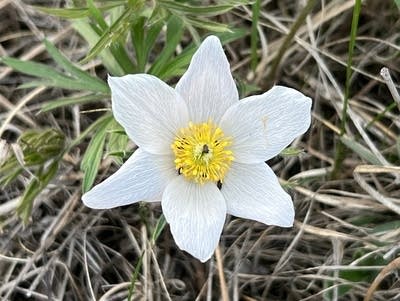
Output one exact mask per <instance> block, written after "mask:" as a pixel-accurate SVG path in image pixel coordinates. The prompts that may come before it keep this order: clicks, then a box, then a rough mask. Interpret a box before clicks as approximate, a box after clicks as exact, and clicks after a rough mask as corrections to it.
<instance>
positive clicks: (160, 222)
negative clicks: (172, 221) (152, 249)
mask: <svg viewBox="0 0 400 301" xmlns="http://www.w3.org/2000/svg"><path fill="white" fill-rule="evenodd" d="M166 225H167V221H166V219H165V216H164V215H163V214H161V216H160V218H159V219H158V221H157V224H156V227H155V228H154V230H153V235H152V236H151V243H152V244H153V245H154V244H155V243H156V241H157V239H158V237H159V236H160V234H161V232H162V231H163V230H164V228H165V226H166Z"/></svg>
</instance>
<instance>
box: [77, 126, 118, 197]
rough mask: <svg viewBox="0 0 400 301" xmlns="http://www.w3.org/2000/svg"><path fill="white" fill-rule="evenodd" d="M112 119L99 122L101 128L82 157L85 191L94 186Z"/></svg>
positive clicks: (83, 188) (83, 189) (83, 186)
mask: <svg viewBox="0 0 400 301" xmlns="http://www.w3.org/2000/svg"><path fill="white" fill-rule="evenodd" d="M111 120H112V119H105V120H103V122H102V123H100V124H98V126H99V128H98V130H97V132H96V133H95V134H94V136H93V137H92V140H91V141H90V143H89V146H88V147H87V149H86V152H85V154H84V156H83V158H82V162H81V170H82V171H83V173H84V176H83V181H82V191H83V193H85V192H87V191H89V189H90V188H91V187H92V185H93V183H94V181H95V179H96V176H97V171H98V169H99V166H100V161H101V158H102V156H103V150H104V142H105V138H106V134H107V129H108V126H109V124H110V121H111Z"/></svg>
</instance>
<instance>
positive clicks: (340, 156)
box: [331, 0, 361, 178]
mask: <svg viewBox="0 0 400 301" xmlns="http://www.w3.org/2000/svg"><path fill="white" fill-rule="evenodd" d="M360 12H361V0H355V4H354V8H353V19H352V21H351V31H350V41H349V50H348V53H349V55H348V58H347V66H346V83H345V91H344V99H343V109H342V119H341V124H340V136H343V135H344V133H345V130H346V123H347V107H348V103H349V97H350V84H351V75H352V69H351V66H352V64H353V53H354V46H355V44H356V38H357V30H358V20H359V18H360ZM345 156H346V150H345V147H344V144H343V143H342V141H341V140H340V141H339V142H338V144H337V147H336V153H335V162H334V167H333V170H332V175H331V176H332V178H336V177H337V175H338V172H339V171H340V169H341V167H342V163H343V161H344V159H345Z"/></svg>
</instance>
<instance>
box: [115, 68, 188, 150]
mask: <svg viewBox="0 0 400 301" xmlns="http://www.w3.org/2000/svg"><path fill="white" fill-rule="evenodd" d="M108 84H109V85H110V88H111V98H112V109H113V113H114V116H115V118H116V119H117V121H118V122H119V123H120V124H121V125H122V126H123V127H124V129H125V131H126V132H127V134H128V135H129V137H130V138H131V139H132V140H133V141H134V142H135V143H136V144H137V145H138V146H140V147H141V148H143V149H144V150H145V151H147V152H149V153H152V154H169V153H170V152H171V144H172V142H173V140H174V135H175V134H176V133H177V131H178V130H179V129H180V128H182V127H186V126H187V124H188V112H187V107H186V104H185V102H184V101H183V99H182V98H181V97H180V96H179V95H178V93H176V92H175V90H174V89H173V88H171V87H169V86H168V85H167V84H165V83H164V82H162V81H161V80H159V79H158V78H157V77H155V76H152V75H148V74H130V75H125V76H122V77H109V78H108Z"/></svg>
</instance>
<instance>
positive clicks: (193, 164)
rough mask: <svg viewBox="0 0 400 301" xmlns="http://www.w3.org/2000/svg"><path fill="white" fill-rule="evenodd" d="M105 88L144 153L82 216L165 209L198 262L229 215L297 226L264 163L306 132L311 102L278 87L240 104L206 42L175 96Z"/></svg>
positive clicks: (116, 83)
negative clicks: (156, 205)
mask: <svg viewBox="0 0 400 301" xmlns="http://www.w3.org/2000/svg"><path fill="white" fill-rule="evenodd" d="M108 83H109V85H110V87H111V95H112V109H113V112H114V116H115V118H116V120H117V121H118V122H119V123H120V124H121V125H122V126H123V127H124V129H125V131H126V133H127V134H128V136H129V137H130V138H131V139H132V140H133V141H134V142H135V143H136V144H137V145H138V146H139V149H138V150H137V151H136V152H135V153H134V154H133V155H132V156H131V157H130V158H129V159H128V160H127V161H126V163H125V164H124V165H122V166H121V168H120V169H119V170H118V171H117V172H116V173H115V174H113V175H112V176H111V177H109V178H108V179H107V180H105V181H104V182H102V183H100V184H99V185H97V186H95V187H94V188H93V189H92V190H90V191H89V192H87V193H86V194H84V195H83V197H82V200H83V202H84V203H85V205H86V206H88V207H91V208H96V209H104V208H113V207H117V206H123V205H127V204H132V203H135V202H138V201H149V202H151V201H159V200H161V206H162V210H163V213H164V216H165V218H166V220H167V222H168V223H169V224H170V228H171V232H172V235H173V236H174V239H175V241H176V244H177V245H178V246H179V247H180V248H181V249H183V250H185V251H187V252H189V253H190V254H192V255H193V256H195V257H197V258H198V259H200V260H201V261H202V262H204V261H206V260H208V259H209V258H210V257H211V255H212V254H213V251H214V250H215V248H216V246H217V244H218V241H219V238H220V235H221V232H222V228H223V225H224V222H225V217H226V214H227V213H229V214H232V215H235V216H238V217H242V218H248V219H252V220H255V221H259V222H262V223H264V224H267V225H278V226H281V227H291V226H292V225H293V220H294V208H293V204H292V200H291V197H290V196H289V195H288V194H287V193H286V192H285V191H284V190H283V189H282V187H281V186H280V184H279V182H278V179H277V177H276V176H275V174H274V172H273V171H272V170H271V168H270V167H269V166H268V165H266V164H265V163H264V162H265V161H266V160H268V159H270V158H272V157H274V156H276V155H277V154H279V153H280V152H281V151H282V150H283V149H284V148H285V147H286V146H288V145H289V144H290V143H291V142H292V141H293V139H294V138H296V137H297V136H299V135H301V134H303V133H304V132H305V131H306V130H307V129H308V127H309V126H310V120H311V114H310V110H311V99H310V98H308V97H306V96H304V95H303V94H302V93H300V92H298V91H296V90H294V89H291V88H286V87H282V86H275V87H273V88H272V89H271V90H269V91H268V92H266V93H264V94H262V95H256V96H250V97H247V98H245V99H242V100H240V101H239V96H238V92H237V89H236V86H235V82H234V80H233V78H232V75H231V73H230V68H229V63H228V61H227V58H226V56H225V54H224V51H223V49H222V46H221V43H220V41H219V39H218V38H217V37H215V36H210V37H208V38H207V39H205V40H204V42H203V43H202V44H201V46H200V47H199V49H198V50H197V52H196V53H195V54H194V56H193V58H192V61H191V63H190V66H189V69H188V70H187V72H186V73H185V74H184V75H183V77H182V78H181V79H180V81H179V82H178V84H177V85H176V87H175V89H173V88H171V87H169V86H168V85H167V84H165V83H164V82H162V81H161V80H160V79H158V78H156V77H154V76H152V75H148V74H134V75H126V76H123V77H109V80H108Z"/></svg>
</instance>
